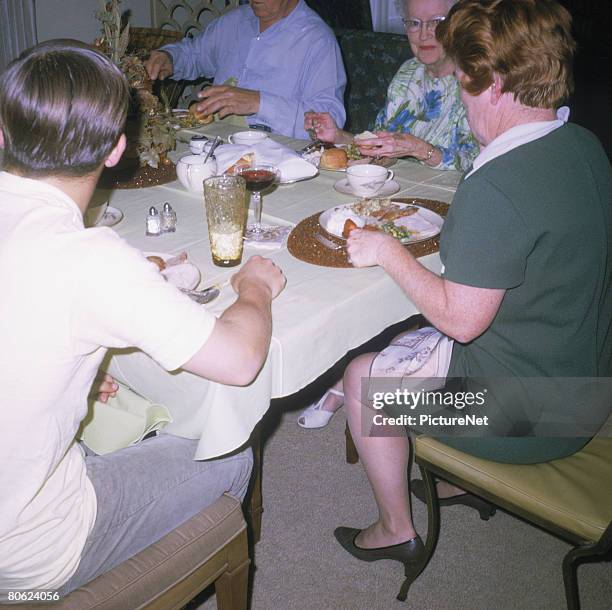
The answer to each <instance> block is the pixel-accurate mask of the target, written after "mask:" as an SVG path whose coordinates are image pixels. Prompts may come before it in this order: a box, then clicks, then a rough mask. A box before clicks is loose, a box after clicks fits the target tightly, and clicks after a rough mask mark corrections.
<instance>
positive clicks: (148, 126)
mask: <svg viewBox="0 0 612 610" xmlns="http://www.w3.org/2000/svg"><path fill="white" fill-rule="evenodd" d="M98 1H99V3H100V11H98V12H97V13H96V18H97V19H98V20H99V21H100V23H101V24H102V36H101V38H98V39H97V40H96V41H95V42H94V45H95V46H96V47H98V48H99V49H100V50H102V52H104V53H105V54H106V55H108V57H110V58H111V59H112V61H113V62H114V63H115V64H116V65H117V66H119V68H120V69H121V70H122V71H123V73H124V74H125V75H126V78H127V80H128V82H129V84H130V87H131V89H132V96H133V103H134V107H135V111H136V112H135V114H136V125H128V128H127V137H128V148H127V150H126V153H125V154H126V157H128V158H129V157H134V156H137V157H138V160H139V163H140V166H141V167H145V166H149V167H152V168H154V169H157V168H159V167H160V166H163V165H171V164H172V162H171V161H170V160H169V159H168V157H167V153H168V151H170V150H173V149H174V147H175V144H176V138H175V131H176V121H175V120H174V119H173V117H172V112H171V109H170V108H168V104H167V101H166V103H165V104H162V102H160V100H159V99H158V98H157V97H156V96H155V95H154V94H153V93H152V89H153V86H152V85H153V83H152V82H151V80H150V79H149V77H148V75H147V72H146V70H145V67H144V63H143V58H142V57H139V56H138V55H132V54H126V51H127V48H128V44H129V39H130V25H129V23H126V24H125V25H123V18H122V15H121V11H120V9H119V5H120V4H121V0H108V1H107V0H98Z"/></svg>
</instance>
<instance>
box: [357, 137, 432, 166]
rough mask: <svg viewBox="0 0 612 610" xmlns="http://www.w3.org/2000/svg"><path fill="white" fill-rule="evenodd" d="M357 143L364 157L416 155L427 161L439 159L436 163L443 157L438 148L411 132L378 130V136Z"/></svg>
mask: <svg viewBox="0 0 612 610" xmlns="http://www.w3.org/2000/svg"><path fill="white" fill-rule="evenodd" d="M355 144H357V148H359V152H360V153H361V154H362V155H363V156H364V157H416V158H417V159H419V160H420V161H427V162H429V161H430V160H431V161H434V160H435V159H437V162H436V163H434V165H437V164H438V163H439V162H440V161H441V159H442V157H441V153H440V151H439V150H438V149H437V148H435V147H434V146H432V145H431V144H430V143H429V142H425V140H421V138H417V137H415V136H413V135H411V134H409V133H390V132H388V131H378V132H376V138H368V139H367V140H355ZM432 150H433V152H432V154H430V152H431V151H432ZM434 157H435V158H434Z"/></svg>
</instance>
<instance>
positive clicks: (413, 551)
mask: <svg viewBox="0 0 612 610" xmlns="http://www.w3.org/2000/svg"><path fill="white" fill-rule="evenodd" d="M359 532H361V530H360V529H357V528H355V527H337V528H336V529H335V530H334V536H335V537H336V540H337V541H338V542H339V543H340V544H341V545H342V548H343V549H344V550H345V551H348V552H349V553H350V554H351V555H352V556H353V557H356V558H357V559H361V561H378V560H379V559H393V560H394V561H399V562H401V563H403V564H404V567H405V568H406V574H408V570H409V568H410V567H412V566H413V565H414V564H416V563H418V562H420V561H422V560H423V558H424V556H425V546H424V545H423V541H422V540H421V538H420V537H419V536H415V537H414V538H412V539H410V540H407V541H406V542H401V543H400V544H393V545H391V546H380V547H376V548H374V549H363V548H361V547H359V546H357V545H356V544H355V538H357V535H358V534H359Z"/></svg>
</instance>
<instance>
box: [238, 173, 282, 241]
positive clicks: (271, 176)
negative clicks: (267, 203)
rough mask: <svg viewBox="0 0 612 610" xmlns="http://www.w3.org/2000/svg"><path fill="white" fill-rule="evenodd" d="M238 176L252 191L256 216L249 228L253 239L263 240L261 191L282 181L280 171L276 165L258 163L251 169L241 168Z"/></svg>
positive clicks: (252, 201)
mask: <svg viewBox="0 0 612 610" xmlns="http://www.w3.org/2000/svg"><path fill="white" fill-rule="evenodd" d="M236 174H238V175H240V176H242V177H243V178H244V179H245V181H246V187H247V189H248V190H249V191H251V203H252V205H253V212H254V214H255V222H254V223H253V224H252V225H249V226H248V227H247V230H248V232H249V234H250V235H251V236H252V239H255V240H257V239H261V236H262V234H263V233H264V230H263V228H262V226H261V191H263V190H265V189H267V188H268V187H269V186H271V185H272V184H274V183H275V182H277V181H278V180H279V179H280V171H279V170H278V168H277V167H275V166H274V165H269V164H267V163H256V164H254V165H251V167H241V168H239V170H238V171H237V172H236Z"/></svg>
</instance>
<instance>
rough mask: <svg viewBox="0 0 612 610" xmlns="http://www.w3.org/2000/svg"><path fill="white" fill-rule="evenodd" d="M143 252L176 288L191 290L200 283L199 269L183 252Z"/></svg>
mask: <svg viewBox="0 0 612 610" xmlns="http://www.w3.org/2000/svg"><path fill="white" fill-rule="evenodd" d="M143 254H144V256H145V257H146V259H147V260H148V261H149V262H150V263H151V264H152V265H155V266H156V267H157V268H158V269H159V272H160V273H161V274H162V275H163V276H164V277H165V278H166V279H167V280H168V281H169V282H170V283H171V284H174V285H175V286H176V287H177V288H184V289H185V290H193V289H194V288H195V287H196V286H197V285H198V284H199V283H200V270H199V269H198V268H197V267H196V266H195V265H194V264H192V263H190V262H189V261H188V260H187V254H186V253H185V252H182V253H181V254H177V255H174V254H164V253H163V252H143Z"/></svg>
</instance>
